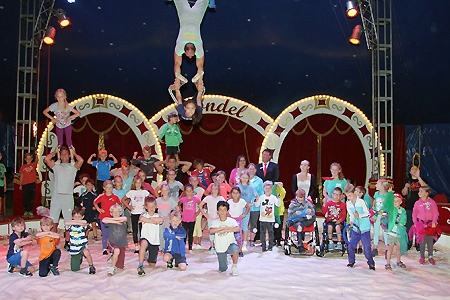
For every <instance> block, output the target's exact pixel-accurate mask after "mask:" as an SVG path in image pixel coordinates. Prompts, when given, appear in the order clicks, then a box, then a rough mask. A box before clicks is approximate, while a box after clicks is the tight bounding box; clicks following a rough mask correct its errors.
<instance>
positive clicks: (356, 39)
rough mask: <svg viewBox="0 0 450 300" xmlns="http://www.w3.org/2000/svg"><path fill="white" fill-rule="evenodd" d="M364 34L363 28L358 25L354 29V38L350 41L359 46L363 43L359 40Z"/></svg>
mask: <svg viewBox="0 0 450 300" xmlns="http://www.w3.org/2000/svg"><path fill="white" fill-rule="evenodd" d="M362 32H363V29H362V26H361V25H356V26H355V28H353V33H352V36H351V37H350V39H349V41H350V43H352V44H353V45H359V44H360V43H361V41H360V39H359V38H360V37H361V33H362Z"/></svg>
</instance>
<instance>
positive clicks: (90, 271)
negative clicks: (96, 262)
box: [89, 265, 95, 275]
mask: <svg viewBox="0 0 450 300" xmlns="http://www.w3.org/2000/svg"><path fill="white" fill-rule="evenodd" d="M89 274H92V275H93V274H95V267H94V266H93V265H92V266H89Z"/></svg>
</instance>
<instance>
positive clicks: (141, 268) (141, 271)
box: [137, 266, 145, 276]
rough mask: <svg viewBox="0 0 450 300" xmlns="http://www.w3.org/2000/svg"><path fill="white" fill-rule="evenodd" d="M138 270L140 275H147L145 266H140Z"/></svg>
mask: <svg viewBox="0 0 450 300" xmlns="http://www.w3.org/2000/svg"><path fill="white" fill-rule="evenodd" d="M137 271H138V275H139V276H145V271H144V266H139V267H138V268H137Z"/></svg>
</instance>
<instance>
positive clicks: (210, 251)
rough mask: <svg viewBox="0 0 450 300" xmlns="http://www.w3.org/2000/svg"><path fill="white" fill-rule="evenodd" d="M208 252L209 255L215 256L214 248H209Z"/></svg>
mask: <svg viewBox="0 0 450 300" xmlns="http://www.w3.org/2000/svg"><path fill="white" fill-rule="evenodd" d="M208 252H209V254H216V249H215V248H214V247H210V248H209V250H208Z"/></svg>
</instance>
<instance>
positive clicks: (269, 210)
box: [255, 195, 281, 222]
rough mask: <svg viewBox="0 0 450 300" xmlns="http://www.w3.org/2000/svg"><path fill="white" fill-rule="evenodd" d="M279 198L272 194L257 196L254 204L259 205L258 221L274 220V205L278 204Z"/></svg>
mask: <svg viewBox="0 0 450 300" xmlns="http://www.w3.org/2000/svg"><path fill="white" fill-rule="evenodd" d="M280 202H281V201H280V199H279V198H277V197H275V196H274V195H270V196H266V195H262V196H260V197H259V198H258V201H256V203H255V205H256V206H260V207H261V208H260V214H259V221H260V222H275V206H280Z"/></svg>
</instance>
